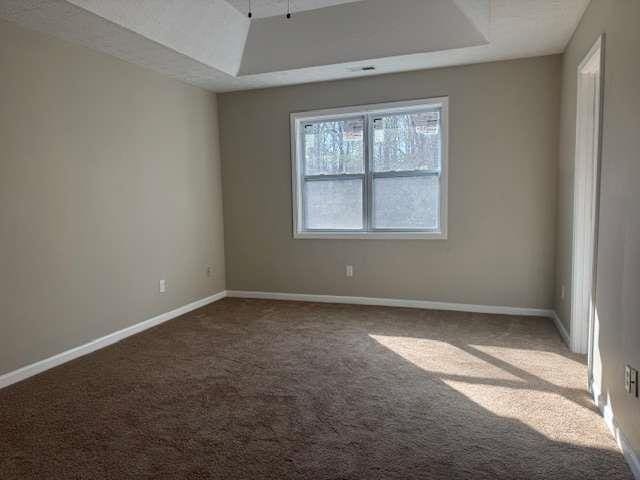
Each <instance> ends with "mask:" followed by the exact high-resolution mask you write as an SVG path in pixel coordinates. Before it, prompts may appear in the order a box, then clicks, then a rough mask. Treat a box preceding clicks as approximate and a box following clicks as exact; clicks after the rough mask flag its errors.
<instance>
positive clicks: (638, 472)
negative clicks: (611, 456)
mask: <svg viewBox="0 0 640 480" xmlns="http://www.w3.org/2000/svg"><path fill="white" fill-rule="evenodd" d="M593 401H594V402H595V404H596V406H597V407H598V408H599V409H600V412H602V417H603V418H604V422H605V423H606V424H607V427H608V428H609V430H610V431H611V434H612V435H613V438H615V440H616V443H617V444H618V447H620V450H621V451H622V454H623V455H624V458H625V459H626V460H627V463H628V464H629V468H630V469H631V473H632V474H633V477H634V478H635V479H636V480H640V454H639V453H638V452H636V451H635V450H634V449H633V447H632V446H631V443H630V442H629V439H628V438H627V436H626V435H625V434H624V432H623V431H622V429H621V428H620V426H619V425H618V423H617V422H616V418H615V415H614V413H613V409H612V408H611V404H610V403H609V402H608V401H607V402H604V401H603V400H602V396H601V395H599V394H597V393H596V392H593Z"/></svg>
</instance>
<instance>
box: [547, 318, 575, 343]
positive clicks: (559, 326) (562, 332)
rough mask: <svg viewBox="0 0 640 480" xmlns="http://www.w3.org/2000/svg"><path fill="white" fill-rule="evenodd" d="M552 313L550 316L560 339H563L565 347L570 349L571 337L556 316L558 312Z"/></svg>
mask: <svg viewBox="0 0 640 480" xmlns="http://www.w3.org/2000/svg"><path fill="white" fill-rule="evenodd" d="M552 313H553V315H552V317H551V318H552V319H553V323H555V324H556V328H557V329H558V332H559V333H560V336H561V337H562V340H564V343H565V344H566V345H567V347H569V349H571V337H570V336H569V332H567V329H566V328H565V326H564V324H563V323H562V321H561V320H560V317H558V314H557V313H556V312H555V311H554V312H552Z"/></svg>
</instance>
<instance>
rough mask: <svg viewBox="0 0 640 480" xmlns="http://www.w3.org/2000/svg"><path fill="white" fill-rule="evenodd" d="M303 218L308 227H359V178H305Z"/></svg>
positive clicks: (360, 198)
mask: <svg viewBox="0 0 640 480" xmlns="http://www.w3.org/2000/svg"><path fill="white" fill-rule="evenodd" d="M304 220H305V222H304V223H305V228H308V229H320V230H358V229H362V180H361V179H355V180H353V179H350V180H317V181H306V182H305V184H304Z"/></svg>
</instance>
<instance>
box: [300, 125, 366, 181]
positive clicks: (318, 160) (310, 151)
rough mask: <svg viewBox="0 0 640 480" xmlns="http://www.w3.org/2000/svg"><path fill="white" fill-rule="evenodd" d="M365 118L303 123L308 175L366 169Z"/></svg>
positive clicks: (335, 173) (357, 171) (356, 171)
mask: <svg viewBox="0 0 640 480" xmlns="http://www.w3.org/2000/svg"><path fill="white" fill-rule="evenodd" d="M363 132H364V119H363V118H352V119H348V120H335V121H329V122H312V123H303V124H302V137H303V141H304V167H305V170H304V171H305V174H306V175H337V174H341V173H363V172H364V135H363Z"/></svg>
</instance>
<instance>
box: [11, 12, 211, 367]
mask: <svg viewBox="0 0 640 480" xmlns="http://www.w3.org/2000/svg"><path fill="white" fill-rule="evenodd" d="M0 72H1V73H0V272H2V275H1V276H0V311H1V312H2V314H1V315H0V374H2V373H5V372H8V371H11V370H14V369H16V368H18V367H21V366H23V365H26V364H29V363H32V362H35V361H37V360H41V359H43V358H46V357H48V356H50V355H53V354H57V353H60V352H61V351H64V350H66V349H69V348H71V347H75V346H77V345H80V344H82V343H85V342H87V341H89V340H92V339H95V338H97V337H100V336H102V335H105V334H108V333H110V332H113V331H115V330H118V329H121V328H123V327H126V326H128V325H131V324H134V323H137V322H140V321H142V320H145V319H147V318H150V317H153V316H155V315H158V314H160V313H163V312H166V311H168V310H171V309H173V308H176V307H178V306H181V305H184V304H186V303H189V302H192V301H194V300H197V299H200V298H203V297H206V296H208V295H211V294H213V293H215V292H218V291H221V290H223V289H224V254H223V234H222V204H221V203H222V202H221V186H220V174H219V168H220V165H219V153H218V136H217V118H216V97H215V95H213V94H210V93H208V92H205V91H204V90H199V89H197V88H193V87H190V86H186V85H184V84H181V83H178V82H176V81H173V80H169V79H166V78H163V77H161V76H160V75H157V74H155V73H153V72H150V71H148V70H144V69H142V68H139V67H135V66H132V65H130V64H127V63H125V62H122V61H119V60H116V59H114V58H112V57H109V56H106V55H103V54H99V53H95V52H92V51H90V50H87V49H84V48H81V47H76V46H72V45H69V44H66V43H64V42H61V41H58V40H56V39H53V38H51V37H48V36H44V35H41V34H38V33H33V32H30V31H27V30H23V29H21V28H19V27H16V26H14V25H13V24H9V23H6V22H4V21H0ZM207 265H211V266H212V267H213V269H214V276H213V278H208V277H207V276H206V266H207ZM160 278H165V279H166V280H167V281H168V283H169V290H168V292H167V293H166V294H164V295H160V294H159V292H158V281H159V279H160Z"/></svg>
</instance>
